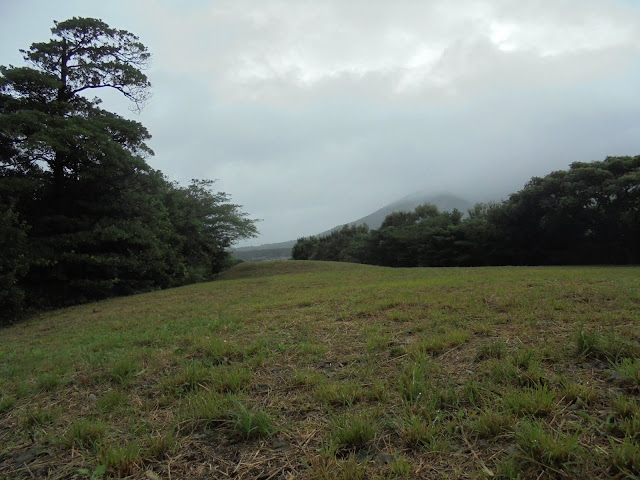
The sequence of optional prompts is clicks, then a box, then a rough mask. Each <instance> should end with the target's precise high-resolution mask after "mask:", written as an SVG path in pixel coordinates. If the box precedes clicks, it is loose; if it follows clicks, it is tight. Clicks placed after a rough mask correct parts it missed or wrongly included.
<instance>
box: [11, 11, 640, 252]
mask: <svg viewBox="0 0 640 480" xmlns="http://www.w3.org/2000/svg"><path fill="white" fill-rule="evenodd" d="M73 16H86V17H97V18H101V19H102V20H104V21H105V22H107V23H108V24H109V25H111V26H112V27H117V28H122V29H126V30H129V31H131V32H132V33H134V34H136V35H138V36H139V37H140V39H141V41H142V42H143V43H144V44H145V45H147V47H148V48H149V50H150V51H151V53H152V55H153V63H152V66H151V68H150V69H149V70H148V71H147V72H146V73H147V75H148V76H149V78H150V80H151V82H152V83H153V97H152V99H151V100H150V102H149V103H148V105H147V106H146V108H145V110H144V111H143V112H142V114H140V115H136V114H133V113H131V112H129V111H128V110H127V108H126V104H125V102H124V101H121V100H119V99H117V98H116V97H115V95H107V96H106V98H107V100H106V103H105V105H106V108H108V109H110V110H115V111H118V112H119V113H121V114H124V115H126V116H128V117H131V118H134V119H136V120H138V121H140V122H141V123H143V124H144V125H145V126H146V127H147V128H148V129H149V130H150V132H151V134H152V135H153V140H152V141H151V143H150V145H151V147H152V148H153V149H154V151H155V153H156V155H155V157H153V158H151V159H149V163H150V164H151V165H152V167H154V168H156V169H160V170H161V171H163V172H164V173H165V174H166V175H167V176H168V177H169V178H170V179H171V180H178V181H180V182H185V183H186V182H187V181H188V180H189V179H191V178H211V179H218V180H219V181H218V183H217V186H218V188H219V189H220V190H223V191H225V192H227V193H229V194H230V195H231V196H232V199H233V201H234V203H238V204H241V205H243V206H244V210H245V211H247V212H248V213H250V214H251V216H252V217H254V218H261V219H263V221H262V222H260V224H259V228H260V231H261V235H260V237H259V238H258V239H254V240H252V241H250V242H244V243H243V244H255V245H257V244H261V243H270V242H278V241H285V240H290V239H295V238H297V237H300V236H303V235H311V234H315V233H318V232H321V231H324V230H327V229H328V228H331V227H333V226H336V225H341V224H344V223H346V222H349V221H351V220H355V219H357V218H359V217H362V216H364V215H367V214H369V213H371V212H372V211H374V210H376V209H378V208H380V207H382V206H384V205H385V204H387V203H390V202H392V201H395V200H398V199H399V198H401V197H403V196H405V195H408V194H411V193H413V192H416V191H427V192H433V193H434V194H437V193H443V192H450V193H453V194H457V195H459V196H462V197H463V198H465V199H467V200H469V201H471V202H475V201H479V200H487V199H492V198H493V199H499V198H501V197H505V196H506V195H507V194H508V193H509V192H513V191H517V190H519V189H520V188H522V186H523V184H524V183H525V182H526V181H527V180H528V179H529V178H530V177H532V176H534V175H537V176H543V175H545V174H547V173H549V172H550V171H552V170H557V169H564V168H567V167H568V165H569V164H570V163H571V162H574V161H589V160H602V159H604V158H605V157H606V156H607V155H636V154H640V0H597V1H596V0H545V1H542V0H538V1H535V0H532V1H527V2H521V1H516V0H487V1H482V0H473V1H471V0H469V1H466V0H457V1H455V2H454V1H448V0H421V1H420V0H394V1H391V0H388V1H377V0H323V1H318V0H310V1H306V0H286V1H269V0H255V1H254V0H251V1H243V0H211V1H208V0H192V1H190V0H183V1H180V2H177V1H169V0H165V1H161V0H139V1H138V0H127V1H120V0H109V1H104V0H101V1H91V0H83V1H64V0H56V1H55V2H54V1H51V0H21V1H13V0H0V64H3V65H8V64H13V65H21V64H22V57H21V55H20V53H19V52H18V50H19V49H20V48H26V47H28V46H29V45H30V44H31V43H32V42H35V41H44V40H47V39H49V38H50V31H49V29H50V28H51V26H52V25H53V20H54V19H55V20H66V19H67V18H70V17H73Z"/></svg>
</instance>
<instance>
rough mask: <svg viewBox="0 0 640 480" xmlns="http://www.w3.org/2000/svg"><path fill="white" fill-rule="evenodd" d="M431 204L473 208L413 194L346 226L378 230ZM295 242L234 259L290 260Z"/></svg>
mask: <svg viewBox="0 0 640 480" xmlns="http://www.w3.org/2000/svg"><path fill="white" fill-rule="evenodd" d="M425 203H431V204H433V205H436V206H437V207H438V209H440V210H441V211H452V210H453V209H455V208H457V209H458V210H460V211H461V212H463V213H466V211H467V210H469V209H470V208H472V207H473V205H472V204H471V203H469V202H468V201H467V200H464V199H462V198H460V197H456V196H455V195H450V194H441V195H433V194H430V193H424V192H422V193H414V194H412V195H408V196H406V197H404V198H401V199H400V200H398V201H396V202H393V203H390V204H389V205H386V206H384V207H382V208H380V209H378V210H376V211H375V212H373V213H371V214H369V215H366V216H364V217H362V218H359V219H357V220H354V221H353V222H349V223H348V225H363V224H367V225H368V226H369V228H371V229H376V228H380V225H382V221H383V220H384V219H385V217H386V216H387V215H389V214H390V213H393V212H401V211H411V210H413V209H415V208H416V207H417V206H418V205H422V204H425ZM341 227H342V225H338V226H336V227H334V228H332V229H329V230H326V231H324V232H321V233H319V234H318V235H326V234H328V233H331V232H332V231H333V230H335V229H338V228H341ZM295 243H296V240H289V241H286V242H279V243H268V244H264V245H260V246H256V247H241V248H237V249H234V251H233V254H234V256H235V257H236V258H239V259H241V260H244V261H263V260H287V259H289V258H291V249H292V248H293V246H294V245H295Z"/></svg>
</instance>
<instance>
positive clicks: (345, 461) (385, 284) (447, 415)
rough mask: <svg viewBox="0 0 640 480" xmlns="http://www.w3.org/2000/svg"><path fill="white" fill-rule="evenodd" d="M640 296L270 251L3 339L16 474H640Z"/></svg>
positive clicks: (54, 316) (590, 272)
mask: <svg viewBox="0 0 640 480" xmlns="http://www.w3.org/2000/svg"><path fill="white" fill-rule="evenodd" d="M639 291H640V268H637V267H535V268H532V267H497V268H451V269H445V268H429V269H389V268H380V267H373V266H365V265H351V264H343V263H340V264H338V263H330V262H317V263H314V262H265V263H246V264H241V265H238V266H236V267H234V268H233V269H231V270H229V271H227V272H225V273H224V274H222V275H221V276H220V278H219V279H218V280H216V281H214V282H211V283H206V284H197V285H191V286H187V287H182V288H177V289H172V290H166V291H158V292H152V293H149V294H145V295H137V296H132V297H127V298H118V299H112V300H107V301H104V302H99V303H94V304H90V305H84V306H76V307H72V308H67V309H62V310H56V311H51V312H46V313H41V314H37V315H35V316H34V317H33V318H31V319H29V320H28V321H26V322H24V323H21V324H18V325H14V326H11V327H9V328H4V329H2V330H0V478H17V479H23V478H24V479H26V478H47V477H51V478H74V477H75V478H91V476H94V477H96V478H100V477H102V478H122V477H131V478H143V477H145V478H146V477H147V476H149V477H150V478H151V477H152V476H153V475H152V474H151V473H148V472H156V473H157V474H158V476H159V477H161V478H164V477H165V476H168V472H169V471H170V472H171V478H227V477H230V478H289V477H291V478H302V479H316V478H324V479H347V478H367V479H369V478H371V479H393V478H424V477H430V476H440V477H442V478H487V477H490V476H491V475H489V474H488V473H487V472H491V473H493V477H494V478H608V477H611V476H614V475H617V476H618V477H619V478H636V477H638V476H640V472H639V470H640V457H639V456H638V453H637V452H638V442H640V381H639V379H640V374H639V372H640V368H639V363H638V361H639V358H640V355H639V352H640V296H639V295H638V292H639ZM16 459H18V460H20V461H17V460H16Z"/></svg>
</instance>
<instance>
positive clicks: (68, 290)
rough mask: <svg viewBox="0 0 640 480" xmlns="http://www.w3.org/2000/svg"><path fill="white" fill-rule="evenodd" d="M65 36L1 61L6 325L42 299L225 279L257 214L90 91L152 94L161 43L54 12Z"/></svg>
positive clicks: (2, 309)
mask: <svg viewBox="0 0 640 480" xmlns="http://www.w3.org/2000/svg"><path fill="white" fill-rule="evenodd" d="M51 32H52V36H53V38H52V39H51V40H49V41H48V42H40V43H33V44H32V45H31V46H30V48H29V49H28V50H21V52H22V53H23V55H24V59H25V61H26V66H21V67H14V66H8V67H5V66H2V67H0V324H2V323H8V322H11V321H13V320H15V319H17V318H19V317H20V316H21V315H22V314H23V313H24V312H25V311H26V310H28V309H30V308H48V307H55V306H61V305H69V304H73V303H79V302H85V301H89V300H94V299H100V298H105V297H112V296H116V295H127V294H132V293H137V292H143V291H148V290H150V289H155V288H165V287H171V286H176V285H182V284H186V283H190V282H196V281H202V280H206V279H210V278H212V276H213V275H215V274H216V273H217V272H219V271H220V270H221V269H223V268H224V267H225V266H226V265H227V264H229V262H230V261H231V258H230V255H229V253H228V252H227V247H229V246H230V245H231V244H232V243H233V242H235V241H236V240H238V239H240V238H247V237H251V236H255V235H256V234H257V229H256V226H255V221H254V220H252V219H249V218H248V216H247V214H245V213H244V212H242V211H241V209H240V207H239V206H238V205H234V204H233V203H231V202H230V198H229V196H228V195H227V194H226V193H223V192H216V191H215V190H214V189H213V182H212V181H209V180H193V181H192V182H191V183H190V184H189V185H188V186H181V185H178V184H177V183H175V182H171V181H169V180H168V179H167V178H166V177H165V176H164V175H163V174H162V173H161V172H160V171H157V170H154V169H152V168H151V167H150V166H149V164H148V163H147V161H146V160H147V159H148V158H149V157H150V156H151V155H153V152H152V151H151V149H150V148H149V146H148V145H147V144H146V142H147V141H148V140H149V139H150V135H149V132H148V131H147V130H146V128H145V127H144V126H143V125H141V124H140V123H138V122H136V121H133V120H129V119H126V118H123V117H121V116H119V115H117V114H115V113H112V112H109V111H106V110H104V109H102V108H101V107H100V104H101V100H100V99H99V98H97V97H94V98H89V97H87V96H86V94H87V93H88V92H92V93H96V92H99V91H104V89H111V90H116V91H118V92H120V93H121V94H122V95H124V96H125V97H126V98H127V99H129V100H131V104H132V106H133V109H140V108H142V107H143V106H144V102H145V101H146V99H147V97H148V94H149V89H150V86H151V85H150V83H149V80H148V79H147V76H146V75H145V74H144V69H145V68H146V67H147V64H148V61H149V58H150V54H149V52H148V50H147V48H146V47H145V46H144V45H143V44H142V43H140V41H139V39H138V37H136V36H135V35H133V34H131V33H129V32H127V31H125V30H117V29H114V28H111V27H109V26H108V25H107V24H106V23H104V22H102V21H101V20H97V19H93V18H76V17H74V18H72V19H70V20H67V21H64V22H55V25H54V27H53V28H52V29H51Z"/></svg>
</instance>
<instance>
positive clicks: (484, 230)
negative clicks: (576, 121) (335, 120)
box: [292, 156, 640, 267]
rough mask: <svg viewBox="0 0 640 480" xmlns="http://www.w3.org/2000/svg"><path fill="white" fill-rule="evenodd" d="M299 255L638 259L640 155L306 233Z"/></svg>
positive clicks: (386, 259)
mask: <svg viewBox="0 0 640 480" xmlns="http://www.w3.org/2000/svg"><path fill="white" fill-rule="evenodd" d="M292 257H293V259H294V260H333V261H343V262H357V263H368V264H373V265H384V266H390V267H428V266H439V267H441V266H483V265H552V264H585V265H586V264H637V263H640V156H635V157H628V156H623V157H608V158H606V159H605V160H604V161H594V162H576V163H573V164H571V166H570V167H569V169H567V170H559V171H554V172H552V173H550V174H548V175H546V176H545V177H542V178H540V177H534V178H532V179H531V180H530V181H529V182H528V183H527V184H526V185H525V186H524V188H522V189H521V190H520V191H518V192H517V193H513V194H511V195H510V196H509V197H508V199H507V200H505V201H503V202H501V203H488V204H476V205H475V207H474V208H473V209H471V210H470V211H469V212H468V214H467V215H466V216H464V215H463V214H462V213H461V212H459V211H458V210H454V211H453V212H440V211H438V209H437V208H436V207H435V206H433V205H422V206H419V207H417V208H416V209H415V210H414V211H413V212H396V213H392V214H390V215H388V216H387V217H386V218H385V220H384V222H383V223H382V225H381V226H380V228H379V229H377V230H369V229H368V228H367V227H366V226H347V225H345V226H344V227H342V229H339V230H335V231H333V232H332V233H330V234H328V235H326V236H322V237H303V238H300V239H298V241H297V242H296V244H295V245H294V247H293V251H292Z"/></svg>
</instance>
